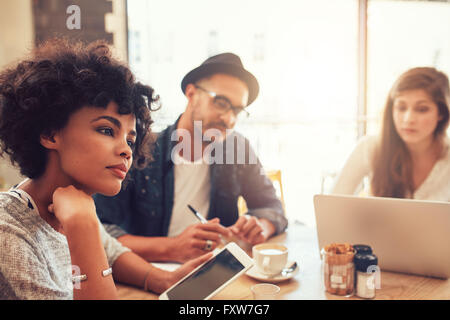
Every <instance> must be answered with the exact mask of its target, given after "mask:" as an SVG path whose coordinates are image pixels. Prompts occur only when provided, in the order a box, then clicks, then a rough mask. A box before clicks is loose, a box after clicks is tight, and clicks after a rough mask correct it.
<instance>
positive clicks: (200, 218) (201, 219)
mask: <svg viewBox="0 0 450 320" xmlns="http://www.w3.org/2000/svg"><path fill="white" fill-rule="evenodd" d="M187 206H188V208H189V209H190V210H191V211H192V213H193V214H195V216H196V217H197V219H198V220H200V222H201V223H203V224H205V223H208V220H206V219H205V217H204V216H202V215H201V214H200V212H198V211H197V210H195V209H194V208H192V207H191V205H190V204H188V205H187Z"/></svg>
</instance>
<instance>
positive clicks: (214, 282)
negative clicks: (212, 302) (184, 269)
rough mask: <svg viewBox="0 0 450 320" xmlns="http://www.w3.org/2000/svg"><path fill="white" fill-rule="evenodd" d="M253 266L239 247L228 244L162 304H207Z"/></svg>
mask: <svg viewBox="0 0 450 320" xmlns="http://www.w3.org/2000/svg"><path fill="white" fill-rule="evenodd" d="M251 266H253V259H252V258H250V257H249V256H248V255H247V254H246V253H245V252H244V250H242V249H241V248H240V247H239V246H238V245H237V244H236V243H234V242H230V243H228V244H227V245H226V246H225V247H224V248H223V249H222V250H220V251H219V252H218V253H217V254H215V255H214V257H212V258H211V259H210V260H208V261H207V262H205V263H204V264H202V265H200V266H199V267H197V268H196V269H195V270H193V271H192V272H191V273H189V274H188V275H187V276H185V277H184V278H183V279H181V280H180V281H178V282H177V283H175V284H174V285H173V286H172V287H170V288H169V289H167V291H165V292H164V293H163V294H161V295H160V296H159V299H160V300H207V299H210V298H211V297H213V296H214V295H216V294H217V293H218V292H219V291H221V290H222V289H224V288H225V287H226V286H227V285H229V284H230V283H231V282H233V281H234V280H236V279H237V278H238V277H239V276H240V275H242V274H243V273H244V272H246V271H247V270H248V269H249V268H250V267H251Z"/></svg>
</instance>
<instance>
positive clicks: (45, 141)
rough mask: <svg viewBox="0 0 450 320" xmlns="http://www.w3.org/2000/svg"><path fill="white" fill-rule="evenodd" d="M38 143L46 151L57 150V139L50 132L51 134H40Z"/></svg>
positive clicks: (54, 134)
mask: <svg viewBox="0 0 450 320" xmlns="http://www.w3.org/2000/svg"><path fill="white" fill-rule="evenodd" d="M40 143H41V145H42V146H43V147H44V148H46V149H50V150H55V149H57V148H58V139H57V138H56V133H54V132H52V133H51V134H41V137H40Z"/></svg>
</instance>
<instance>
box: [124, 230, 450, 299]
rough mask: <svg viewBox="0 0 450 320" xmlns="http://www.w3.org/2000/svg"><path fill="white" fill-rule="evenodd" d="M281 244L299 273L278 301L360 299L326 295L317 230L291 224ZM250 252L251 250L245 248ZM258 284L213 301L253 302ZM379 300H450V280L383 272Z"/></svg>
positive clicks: (243, 283)
mask: <svg viewBox="0 0 450 320" xmlns="http://www.w3.org/2000/svg"><path fill="white" fill-rule="evenodd" d="M269 242H281V243H284V244H286V245H287V247H288V248H289V260H296V261H297V262H298V263H299V265H300V271H299V273H298V274H297V275H296V276H295V278H293V279H291V280H288V281H286V282H281V283H278V284H277V285H278V286H280V288H281V293H280V297H279V299H282V300H304V299H314V300H323V299H340V300H347V299H359V298H358V297H356V296H353V297H350V298H346V297H342V296H336V295H332V294H329V293H326V292H325V288H324V284H323V280H322V268H321V263H322V262H321V260H320V255H319V249H318V242H317V233H316V230H315V229H311V228H307V227H305V226H303V225H299V224H292V225H290V226H289V229H288V231H287V232H286V233H284V234H281V235H279V236H277V237H274V238H272V239H270V241H269ZM244 249H246V250H247V251H248V250H250V248H249V247H246V248H244ZM256 283H258V281H256V280H254V279H252V278H250V277H248V276H246V275H243V276H241V277H240V278H239V279H238V280H236V281H235V282H233V283H232V284H230V285H229V286H228V287H226V288H225V289H224V290H223V291H221V292H220V293H219V294H217V295H216V296H215V297H214V299H221V300H251V299H252V294H251V292H250V287H251V286H252V285H254V284H256ZM117 290H118V293H119V297H120V298H121V299H135V300H141V299H144V300H153V299H157V298H158V296H157V295H155V294H153V293H149V292H144V291H143V290H140V289H138V288H134V287H130V286H126V285H122V284H117ZM376 299H397V300H402V299H414V300H416V299H450V280H440V279H435V278H429V277H420V276H413V275H406V274H400V273H392V272H381V288H380V289H379V290H377V291H376Z"/></svg>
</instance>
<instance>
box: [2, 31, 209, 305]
mask: <svg viewBox="0 0 450 320" xmlns="http://www.w3.org/2000/svg"><path fill="white" fill-rule="evenodd" d="M154 101H155V99H154V98H153V89H152V88H151V87H148V86H144V85H142V84H140V83H136V81H135V78H134V76H133V75H132V73H131V72H130V70H129V69H128V68H127V67H126V66H124V65H122V64H121V63H120V62H118V61H116V60H115V59H114V58H112V57H111V53H110V50H109V48H108V46H107V45H106V44H105V43H103V42H96V43H93V44H91V45H89V46H84V45H83V44H81V43H77V44H71V43H69V42H67V41H65V40H58V39H55V40H52V41H49V42H47V43H46V44H44V45H43V46H41V47H38V48H37V49H36V50H35V51H34V52H33V54H32V56H31V57H30V58H29V59H27V60H24V61H22V62H20V63H19V64H18V65H17V66H15V67H13V68H10V69H7V70H4V71H2V72H0V155H4V154H7V155H9V156H10V158H11V161H12V162H13V163H16V164H17V165H18V166H19V167H20V171H21V173H22V174H23V175H24V176H27V177H28V179H26V180H24V181H23V182H22V183H20V184H19V185H18V186H16V187H14V188H12V189H11V190H9V191H8V192H3V193H0V299H115V298H117V292H116V288H115V285H114V281H113V277H114V279H115V280H117V281H121V282H125V283H129V284H133V285H136V286H139V287H142V288H145V289H149V290H152V291H155V292H162V291H164V290H166V289H167V288H168V287H169V286H170V285H172V284H173V283H175V282H176V281H178V280H179V279H180V278H181V277H183V276H184V275H186V274H187V273H188V272H190V271H191V270H193V269H194V268H195V267H196V266H197V265H199V264H201V263H202V262H204V261H205V260H207V259H208V258H209V257H210V256H208V255H205V256H202V257H199V258H198V259H196V260H192V261H191V262H188V263H186V264H185V265H183V266H182V267H181V268H179V269H178V270H176V271H174V272H167V271H163V270H160V269H157V268H154V267H152V266H151V265H150V264H149V263H147V262H146V261H145V260H143V259H141V258H140V257H139V256H137V255H135V254H134V253H132V252H131V251H130V250H129V249H127V248H125V247H123V246H122V245H121V244H120V243H119V242H117V240H115V239H114V238H112V237H111V236H109V235H108V234H107V232H106V231H105V229H104V228H103V226H102V224H101V223H100V222H99V220H98V218H97V215H96V209H95V204H94V201H93V199H92V197H91V196H92V195H93V194H94V193H102V194H105V195H109V196H113V195H115V194H117V193H118V192H119V191H120V189H121V185H122V182H123V180H124V179H125V177H126V173H127V171H128V170H129V169H130V167H131V166H132V163H133V160H142V159H144V160H145V157H146V155H147V154H148V153H147V152H146V150H145V149H146V146H149V141H148V137H149V134H150V124H151V123H152V120H151V117H150V110H149V107H150V106H151V104H152V103H153V102H154ZM135 163H136V161H135Z"/></svg>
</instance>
